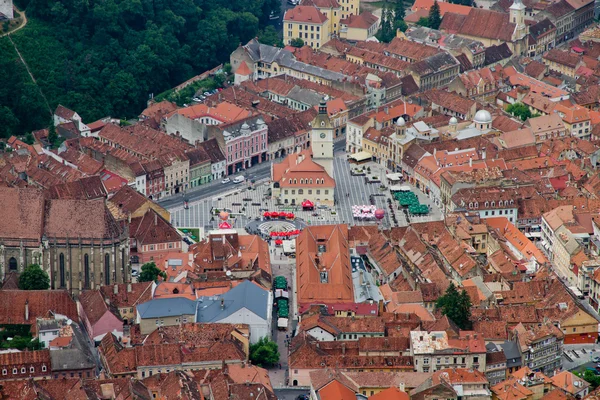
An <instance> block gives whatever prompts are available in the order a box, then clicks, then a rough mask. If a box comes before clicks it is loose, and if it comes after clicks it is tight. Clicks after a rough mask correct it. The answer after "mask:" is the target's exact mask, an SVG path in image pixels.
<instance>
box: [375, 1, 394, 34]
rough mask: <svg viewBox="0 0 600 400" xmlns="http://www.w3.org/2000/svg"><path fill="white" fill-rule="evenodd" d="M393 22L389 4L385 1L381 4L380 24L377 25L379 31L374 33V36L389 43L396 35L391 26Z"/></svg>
mask: <svg viewBox="0 0 600 400" xmlns="http://www.w3.org/2000/svg"><path fill="white" fill-rule="evenodd" d="M393 24H394V15H393V12H392V9H391V8H390V5H389V4H388V2H387V1H386V2H385V3H384V5H383V9H382V10H381V24H380V25H379V32H377V34H376V35H375V37H376V38H377V39H378V40H379V41H380V42H385V43H389V42H391V41H392V39H393V38H394V37H395V36H396V32H395V31H394V28H393Z"/></svg>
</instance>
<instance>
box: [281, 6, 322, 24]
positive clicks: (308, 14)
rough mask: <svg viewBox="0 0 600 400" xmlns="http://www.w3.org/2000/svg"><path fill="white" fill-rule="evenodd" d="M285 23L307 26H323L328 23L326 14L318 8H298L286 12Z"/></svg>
mask: <svg viewBox="0 0 600 400" xmlns="http://www.w3.org/2000/svg"><path fill="white" fill-rule="evenodd" d="M283 20H284V21H290V22H303V23H307V24H322V23H323V22H325V21H327V17H326V16H325V14H323V13H322V12H320V11H319V9H318V8H316V7H311V6H296V7H294V8H292V9H290V10H287V11H286V12H285V16H284V17H283Z"/></svg>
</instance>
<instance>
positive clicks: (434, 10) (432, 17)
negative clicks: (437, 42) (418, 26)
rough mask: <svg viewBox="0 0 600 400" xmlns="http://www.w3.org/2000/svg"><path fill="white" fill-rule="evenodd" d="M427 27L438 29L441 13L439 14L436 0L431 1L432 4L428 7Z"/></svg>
mask: <svg viewBox="0 0 600 400" xmlns="http://www.w3.org/2000/svg"><path fill="white" fill-rule="evenodd" d="M428 20H429V27H430V28H431V29H439V27H440V24H441V23H442V15H441V14H440V5H439V4H438V2H437V0H435V1H434V2H433V5H432V6H431V8H430V9H429V18H428Z"/></svg>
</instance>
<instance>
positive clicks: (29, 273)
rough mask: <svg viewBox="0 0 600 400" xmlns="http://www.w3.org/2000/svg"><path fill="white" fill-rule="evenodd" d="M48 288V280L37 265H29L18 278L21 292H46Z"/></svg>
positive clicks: (44, 272)
mask: <svg viewBox="0 0 600 400" xmlns="http://www.w3.org/2000/svg"><path fill="white" fill-rule="evenodd" d="M48 288H50V278H49V277H48V274H47V273H46V271H44V270H42V268H40V266H39V265H37V264H31V265H30V266H28V267H27V268H25V271H23V273H22V274H21V275H20V276H19V289H21V290H47V289H48Z"/></svg>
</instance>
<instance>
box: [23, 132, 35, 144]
mask: <svg viewBox="0 0 600 400" xmlns="http://www.w3.org/2000/svg"><path fill="white" fill-rule="evenodd" d="M23 142H25V143H27V144H33V143H34V142H35V139H34V138H33V135H32V134H31V132H29V133H28V134H27V135H25V137H24V138H23Z"/></svg>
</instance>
